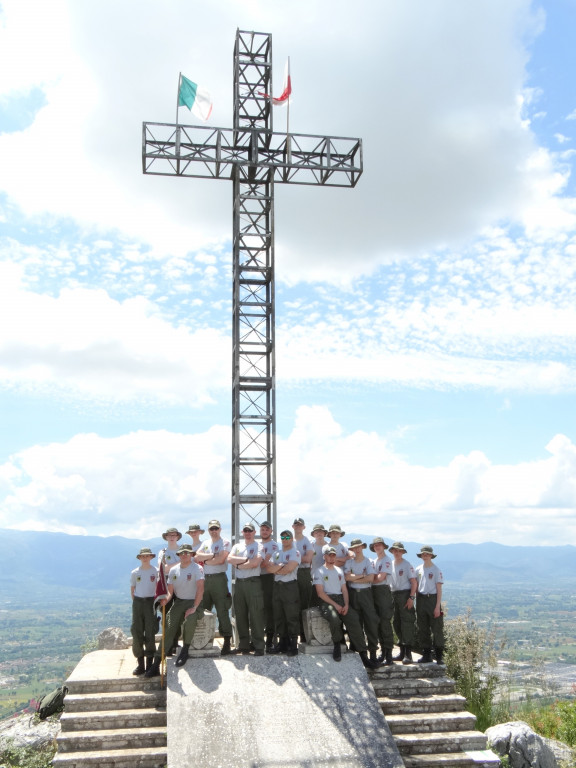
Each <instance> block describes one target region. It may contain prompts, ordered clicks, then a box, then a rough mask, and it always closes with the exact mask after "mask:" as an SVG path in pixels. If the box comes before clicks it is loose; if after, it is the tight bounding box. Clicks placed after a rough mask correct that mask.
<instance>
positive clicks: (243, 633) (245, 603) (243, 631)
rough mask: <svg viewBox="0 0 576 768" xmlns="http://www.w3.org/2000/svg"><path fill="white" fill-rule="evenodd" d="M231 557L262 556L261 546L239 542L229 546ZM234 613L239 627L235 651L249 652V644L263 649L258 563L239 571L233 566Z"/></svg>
mask: <svg viewBox="0 0 576 768" xmlns="http://www.w3.org/2000/svg"><path fill="white" fill-rule="evenodd" d="M230 554H231V555H232V556H233V557H244V558H247V559H248V560H252V559H253V558H254V557H262V545H261V544H260V543H259V542H257V541H253V542H251V543H250V544H246V542H244V541H242V542H238V544H234V546H233V547H232V551H231V552H230ZM234 614H235V616H236V629H237V630H238V639H239V643H238V650H240V651H249V650H250V643H252V644H253V646H254V648H255V649H256V650H257V651H263V650H264V596H263V594H262V584H261V583H260V566H259V565H258V567H256V568H248V569H243V570H240V569H239V568H236V586H235V588H234Z"/></svg>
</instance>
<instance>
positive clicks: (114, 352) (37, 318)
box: [0, 262, 230, 406]
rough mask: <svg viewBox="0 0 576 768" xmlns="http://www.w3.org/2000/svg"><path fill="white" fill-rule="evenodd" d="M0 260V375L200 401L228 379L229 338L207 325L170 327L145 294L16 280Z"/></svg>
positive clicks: (28, 382) (52, 385) (19, 383)
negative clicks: (29, 285) (42, 286)
mask: <svg viewBox="0 0 576 768" xmlns="http://www.w3.org/2000/svg"><path fill="white" fill-rule="evenodd" d="M21 279H22V275H21V271H20V269H19V268H18V267H16V266H14V265H10V264H6V263H2V262H0V382H2V383H3V385H4V386H15V387H23V388H26V389H31V390H35V391H52V392H58V391H60V392H62V393H65V394H66V395H68V396H72V397H74V396H77V397H80V398H90V399H92V398H94V399H97V400H98V399H103V400H107V401H117V402H121V401H124V400H134V399H142V400H157V401H159V402H163V403H167V404H171V403H179V404H184V405H194V406H196V405H200V404H205V403H207V402H210V401H211V400H212V398H213V396H214V392H215V391H217V390H218V389H221V388H225V387H227V386H228V383H229V358H230V342H229V340H228V339H227V338H226V337H225V336H223V335H222V333H220V332H219V331H217V330H213V329H210V328H207V329H202V328H200V329H197V330H194V331H190V330H188V329H187V328H184V327H180V328H178V327H174V326H173V325H171V324H170V323H168V322H167V321H166V320H164V319H162V317H161V316H160V315H159V314H158V311H157V309H156V308H155V307H154V306H153V305H152V304H150V303H149V302H148V301H147V300H146V299H144V298H133V299H127V300H125V301H116V300H114V299H112V298H110V296H109V295H108V294H107V293H106V292H105V291H103V290H88V289H84V288H75V289H73V288H65V289H63V290H62V291H61V292H60V294H59V295H58V296H57V297H52V296H49V295H43V294H38V293H35V292H33V291H30V290H27V289H25V288H24V287H23V286H22V284H21Z"/></svg>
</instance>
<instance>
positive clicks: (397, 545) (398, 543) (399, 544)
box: [390, 541, 406, 552]
mask: <svg viewBox="0 0 576 768" xmlns="http://www.w3.org/2000/svg"><path fill="white" fill-rule="evenodd" d="M393 549H397V550H398V552H406V547H405V546H404V544H402V542H401V541H395V542H394V544H392V546H391V547H390V552H392V550H393Z"/></svg>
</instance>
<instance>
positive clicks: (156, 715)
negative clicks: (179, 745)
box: [60, 708, 166, 733]
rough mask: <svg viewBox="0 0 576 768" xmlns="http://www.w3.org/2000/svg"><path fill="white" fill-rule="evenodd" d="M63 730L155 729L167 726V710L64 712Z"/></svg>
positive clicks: (69, 731) (61, 719)
mask: <svg viewBox="0 0 576 768" xmlns="http://www.w3.org/2000/svg"><path fill="white" fill-rule="evenodd" d="M60 725H61V726H62V730H63V731H66V732H67V733H72V732H75V731H100V730H112V729H115V728H154V727H155V726H165V725H166V709H165V708H163V709H107V710H105V711H103V712H98V711H94V712H63V713H62V716H61V717H60Z"/></svg>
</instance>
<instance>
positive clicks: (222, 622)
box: [198, 538, 232, 637]
mask: <svg viewBox="0 0 576 768" xmlns="http://www.w3.org/2000/svg"><path fill="white" fill-rule="evenodd" d="M222 552H230V542H229V541H228V540H227V539H222V538H220V539H218V540H217V541H212V539H209V540H207V541H203V542H202V544H201V546H200V549H199V550H198V554H204V555H210V554H212V555H219V554H221V553H222ZM203 565H204V598H203V600H202V611H211V610H212V608H213V607H215V608H216V615H217V616H218V628H219V630H220V634H221V635H222V637H232V622H231V621H230V607H231V605H232V597H231V595H230V590H229V589H228V575H227V570H228V563H221V564H220V565H210V560H207V561H206V562H204V563H203Z"/></svg>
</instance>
